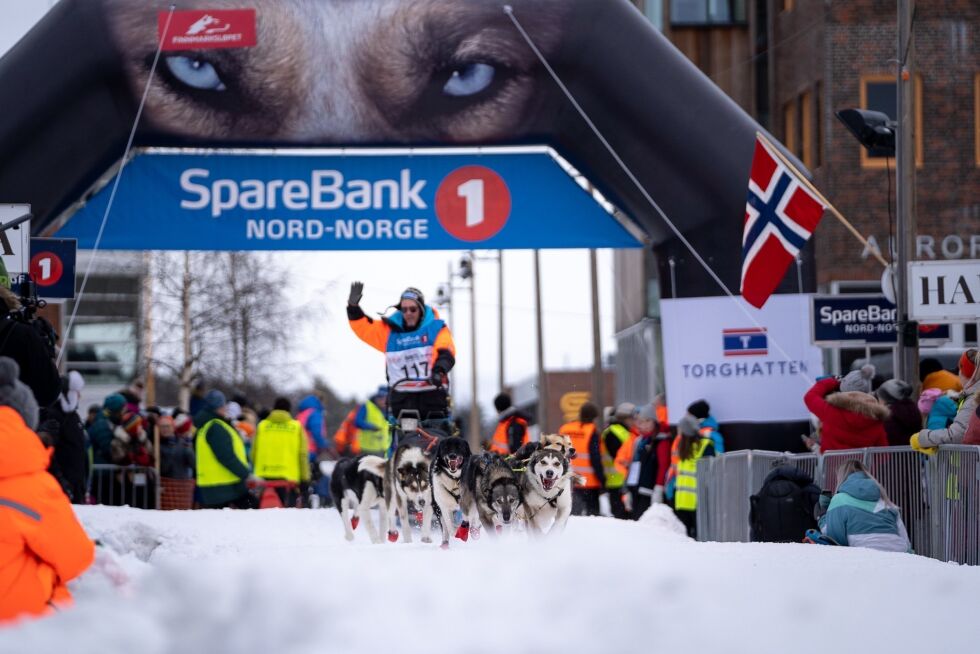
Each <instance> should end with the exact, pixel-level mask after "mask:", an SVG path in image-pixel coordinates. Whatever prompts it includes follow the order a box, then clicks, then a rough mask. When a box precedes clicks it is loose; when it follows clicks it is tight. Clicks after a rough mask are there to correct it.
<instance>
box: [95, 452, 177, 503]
mask: <svg viewBox="0 0 980 654" xmlns="http://www.w3.org/2000/svg"><path fill="white" fill-rule="evenodd" d="M88 494H89V497H90V498H91V501H92V503H93V504H107V505H109V506H131V507H133V508H135V509H156V508H159V506H160V484H159V483H158V480H157V471H156V469H155V468H149V467H142V466H117V465H112V464H105V463H97V464H95V465H93V466H92V472H91V474H90V475H89V479H88Z"/></svg>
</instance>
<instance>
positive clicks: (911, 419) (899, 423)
mask: <svg viewBox="0 0 980 654" xmlns="http://www.w3.org/2000/svg"><path fill="white" fill-rule="evenodd" d="M875 397H877V398H878V401H879V402H881V403H882V404H884V405H885V406H887V407H888V411H889V415H888V418H887V419H886V420H885V435H886V436H887V438H888V444H889V445H892V446H895V447H898V446H904V445H908V442H909V439H910V438H911V437H912V435H913V434H915V433H917V432H918V431H919V430H920V429H922V414H921V413H919V407H918V406H917V405H916V401H915V400H914V399H912V386H911V385H910V384H908V383H906V382H904V381H902V380H901V379H889V380H888V381H886V382H885V383H883V384H882V385H881V386H879V387H878V390H876V391H875Z"/></svg>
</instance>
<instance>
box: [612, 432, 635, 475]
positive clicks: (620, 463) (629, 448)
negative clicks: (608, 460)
mask: <svg viewBox="0 0 980 654" xmlns="http://www.w3.org/2000/svg"><path fill="white" fill-rule="evenodd" d="M636 438H637V436H636V431H635V430H632V429H631V430H630V437H629V439H628V440H627V441H626V442H625V443H623V445H622V446H621V447H620V448H619V449H618V450H616V459H615V461H613V463H614V464H615V465H616V469H617V470H619V472H620V473H622V475H623V477H624V478H629V476H630V466H631V465H632V463H633V450H635V449H636Z"/></svg>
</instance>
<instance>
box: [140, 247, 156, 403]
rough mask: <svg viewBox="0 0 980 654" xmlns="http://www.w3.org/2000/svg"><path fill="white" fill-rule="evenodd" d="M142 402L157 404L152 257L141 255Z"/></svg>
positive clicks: (147, 253) (145, 254)
mask: <svg viewBox="0 0 980 654" xmlns="http://www.w3.org/2000/svg"><path fill="white" fill-rule="evenodd" d="M142 295H143V297H142V304H143V307H142V308H143V364H144V366H145V367H144V370H146V379H145V380H144V381H143V391H144V392H143V401H144V402H145V403H146V406H153V405H155V404H156V403H157V385H156V374H155V370H154V366H153V255H152V254H151V253H149V252H144V253H143V293H142Z"/></svg>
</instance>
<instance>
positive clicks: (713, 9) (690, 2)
mask: <svg viewBox="0 0 980 654" xmlns="http://www.w3.org/2000/svg"><path fill="white" fill-rule="evenodd" d="M670 24H671V25H673V26H676V27H691V26H698V25H744V24H745V0H671V3H670Z"/></svg>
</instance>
